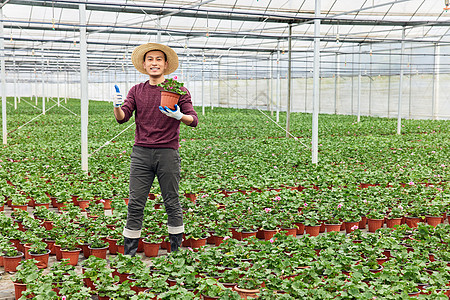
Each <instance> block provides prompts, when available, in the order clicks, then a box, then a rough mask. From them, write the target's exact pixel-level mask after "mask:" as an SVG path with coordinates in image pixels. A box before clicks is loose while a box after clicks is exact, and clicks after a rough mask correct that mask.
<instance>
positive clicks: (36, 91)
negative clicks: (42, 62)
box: [34, 63, 39, 106]
mask: <svg viewBox="0 0 450 300" xmlns="http://www.w3.org/2000/svg"><path fill="white" fill-rule="evenodd" d="M36 70H37V68H36V63H34V100H35V105H36V106H37V105H38V84H39V83H38V75H37V72H36Z"/></svg>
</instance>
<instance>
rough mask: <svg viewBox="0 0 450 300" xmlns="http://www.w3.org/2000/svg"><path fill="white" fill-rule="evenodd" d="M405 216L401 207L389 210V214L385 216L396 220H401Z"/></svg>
mask: <svg viewBox="0 0 450 300" xmlns="http://www.w3.org/2000/svg"><path fill="white" fill-rule="evenodd" d="M404 215H405V211H404V210H403V207H402V206H397V207H394V208H392V209H391V211H390V212H389V214H388V215H387V217H388V219H397V218H401V217H403V216H404Z"/></svg>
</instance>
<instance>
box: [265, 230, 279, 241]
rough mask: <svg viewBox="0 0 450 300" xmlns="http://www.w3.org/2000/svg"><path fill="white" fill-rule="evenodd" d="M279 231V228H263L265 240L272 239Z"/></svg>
mask: <svg viewBox="0 0 450 300" xmlns="http://www.w3.org/2000/svg"><path fill="white" fill-rule="evenodd" d="M277 232H278V230H277V229H263V234H264V240H266V241H268V240H270V239H271V238H272V237H273V236H274V235H275V234H276V233H277Z"/></svg>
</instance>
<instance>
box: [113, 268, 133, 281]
mask: <svg viewBox="0 0 450 300" xmlns="http://www.w3.org/2000/svg"><path fill="white" fill-rule="evenodd" d="M112 275H113V277H114V276H117V277H119V283H122V282H125V281H126V280H128V276H130V275H131V274H130V273H119V272H117V270H114V271H113V273H112Z"/></svg>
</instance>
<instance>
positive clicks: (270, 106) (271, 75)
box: [267, 52, 273, 117]
mask: <svg viewBox="0 0 450 300" xmlns="http://www.w3.org/2000/svg"><path fill="white" fill-rule="evenodd" d="M267 98H268V101H267V103H268V105H269V107H268V108H269V110H270V115H271V116H272V117H273V105H272V102H273V101H272V100H273V52H272V53H270V79H269V97H267Z"/></svg>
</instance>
